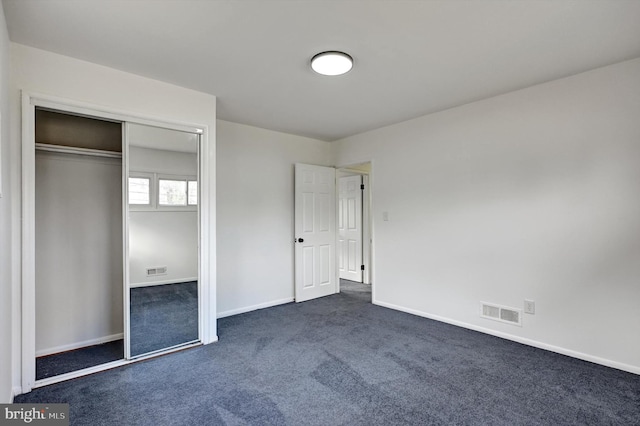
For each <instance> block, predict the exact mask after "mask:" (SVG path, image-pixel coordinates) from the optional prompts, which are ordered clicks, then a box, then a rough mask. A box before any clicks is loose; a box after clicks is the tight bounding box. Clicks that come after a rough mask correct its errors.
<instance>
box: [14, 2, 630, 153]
mask: <svg viewBox="0 0 640 426" xmlns="http://www.w3.org/2000/svg"><path fill="white" fill-rule="evenodd" d="M3 3H4V10H5V14H6V19H7V25H8V27H9V35H10V38H11V40H12V41H14V42H16V43H21V44H25V45H28V46H33V47H37V48H40V49H45V50H50V51H52V52H57V53H61V54H63V55H68V56H72V57H75V58H79V59H83V60H87V61H91V62H95V63H98V64H102V65H106V66H109V67H113V68H117V69H120V70H123V71H128V72H132V73H135V74H140V75H143V76H147V77H150V78H154V79H158V80H163V81H166V82H170V83H174V84H177V85H180V86H184V87H188V88H192V89H195V90H199V91H202V92H207V93H210V94H213V95H216V96H218V118H221V119H224V120H228V121H234V122H239V123H245V124H250V125H254V126H258V127H263V128H267V129H273V130H278V131H283V132H287V133H293V134H298V135H303V136H309V137H313V138H318V139H322V140H329V141H330V140H335V139H339V138H342V137H345V136H349V135H352V134H357V133H360V132H363V131H366V130H370V129H374V128H377V127H381V126H384V125H388V124H392V123H396V122H400V121H404V120H407V119H410V118H414V117H417V116H420V115H424V114H427V113H432V112H435V111H440V110H443V109H446V108H450V107H452V106H456V105H461V104H465V103H468V102H472V101H475V100H479V99H483V98H487V97H490V96H494V95H497V94H500V93H505V92H508V91H511V90H515V89H519V88H523V87H527V86H531V85H533V84H537V83H542V82H545V81H549V80H553V79H557V78H560V77H564V76H568V75H572V74H575V73H578V72H582V71H585V70H589V69H592V68H596V67H600V66H604V65H608V64H612V63H615V62H620V61H623V60H626V59H631V58H637V57H640V1H637V0H595V1H593V0H577V1H575V0H572V1H567V0H499V1H498V0H476V1H461V0H457V1H456V0H444V1H426V0H425V1H398V0H396V1H390V0H389V1H366V0H359V1H349V0H342V1H333V0H324V1H295V0H284V1H269V0H258V1H252V0H243V1H240V0H235V1H233V0H221V1H206V0H199V1H198V0H179V1H173V0H163V1H160V0H135V1H132V0H78V1H76V0H46V1H43V0H4V2H3ZM325 50H342V51H345V52H347V53H349V54H350V55H352V56H353V58H354V60H355V66H354V68H353V70H352V71H351V72H349V73H348V74H345V75H343V76H340V77H325V76H320V75H316V74H314V72H313V71H311V69H310V67H309V60H310V58H311V57H312V56H313V55H314V54H316V53H318V52H321V51H325ZM639 84H640V82H639Z"/></svg>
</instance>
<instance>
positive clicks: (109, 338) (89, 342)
mask: <svg viewBox="0 0 640 426" xmlns="http://www.w3.org/2000/svg"><path fill="white" fill-rule="evenodd" d="M123 338H124V333H116V334H112V335H110V336H103V337H98V338H96V339H89V340H85V341H83V342H75V343H69V344H67V345H61V346H56V347H53V348H47V349H40V350H39V351H36V357H39V356H46V355H53V354H57V353H60V352H66V351H72V350H74V349H80V348H86V347H87V346H94V345H101V344H103V343H108V342H113V341H114V340H120V339H123Z"/></svg>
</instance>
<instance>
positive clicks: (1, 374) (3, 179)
mask: <svg viewBox="0 0 640 426" xmlns="http://www.w3.org/2000/svg"><path fill="white" fill-rule="evenodd" d="M9 148H10V143H9V35H8V34H7V24H6V21H5V18H4V9H3V8H2V7H0V194H1V196H0V342H3V343H2V344H1V345H0V403H8V402H10V401H11V399H12V380H11V371H12V368H11V366H12V359H11V358H12V353H11V344H10V343H11V341H12V340H11V338H12V336H11V331H12V330H11V306H12V300H13V299H12V298H13V294H12V287H11V272H12V267H13V265H12V262H11V258H12V255H11V207H12V196H13V193H12V185H11V181H10V178H11V176H10V170H11V169H10V167H11V166H10V164H11V163H10V159H11V156H10V152H9Z"/></svg>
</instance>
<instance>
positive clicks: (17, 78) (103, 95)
mask: <svg viewBox="0 0 640 426" xmlns="http://www.w3.org/2000/svg"><path fill="white" fill-rule="evenodd" d="M10 49H11V50H10V53H11V81H10V88H11V89H10V90H11V92H10V93H11V104H10V110H11V116H10V117H9V118H10V132H11V134H10V140H9V146H8V147H7V146H6V145H5V146H3V149H4V151H3V152H5V153H6V152H7V148H8V150H9V153H10V154H9V157H10V158H9V160H10V161H9V162H5V166H6V165H7V164H9V175H10V176H9V183H10V185H11V188H10V192H11V194H12V197H11V206H10V208H11V229H12V247H11V253H12V264H11V271H12V279H11V282H12V306H13V308H14V311H13V317H12V324H13V327H12V331H13V341H12V347H13V364H12V372H13V384H14V388H19V387H20V380H21V378H20V371H21V364H20V363H21V352H20V351H21V343H20V336H21V328H20V327H21V311H20V303H21V302H20V298H19V295H20V253H21V244H20V230H21V226H20V206H21V200H20V194H21V189H20V185H21V177H20V176H21V156H20V147H21V126H20V117H21V113H20V111H21V105H20V104H21V100H20V91H21V90H26V91H28V92H32V93H42V94H47V95H51V96H56V97H60V98H66V99H70V100H73V101H79V102H85V103H89V104H93V105H98V106H105V107H107V108H115V109H119V110H123V111H129V112H130V113H132V114H133V115H139V116H145V117H149V118H152V119H156V120H162V121H171V122H180V123H193V124H197V125H205V126H207V127H208V131H209V139H208V148H209V149H208V152H207V156H206V159H205V161H207V162H208V163H209V164H210V165H211V173H210V174H209V175H207V176H204V179H205V180H206V182H203V183H205V184H204V185H202V186H203V187H207V188H208V191H207V195H208V196H209V200H210V201H209V205H208V206H207V207H208V208H209V211H210V214H209V220H210V224H211V229H210V230H209V236H210V240H209V244H208V247H207V249H208V253H209V255H208V258H206V259H203V262H206V265H207V267H208V268H210V276H211V279H210V280H209V281H208V282H207V283H204V284H205V288H204V291H203V295H202V296H203V297H204V300H203V302H204V303H205V304H206V305H207V306H209V307H210V310H209V311H210V312H211V313H212V315H210V320H209V322H208V323H207V324H205V335H204V341H205V342H206V343H208V342H211V341H212V340H215V339H216V337H215V335H216V315H215V308H216V291H215V281H216V280H215V277H216V270H215V268H216V250H215V248H216V247H215V240H216V239H215V229H216V228H215V223H216V221H215V215H216V208H215V200H216V195H215V192H216V184H215V178H216V174H215V163H216V158H215V155H216V152H215V141H216V139H215V134H216V98H215V96H211V95H208V94H205V93H201V92H197V91H194V90H189V89H185V88H182V87H178V86H174V85H171V84H167V83H163V82H160V81H156V80H151V79H149V78H144V77H141V76H138V75H134V74H130V73H126V72H122V71H118V70H115V69H112V68H108V67H105V66H101V65H97V64H92V63H89V62H85V61H80V60H77V59H73V58H70V57H66V56H62V55H58V54H55V53H51V52H46V51H43V50H39V49H34V48H31V47H27V46H23V45H19V44H15V43H11V44H10ZM3 161H4V159H3ZM14 195H15V196H14ZM3 217H4V216H3Z"/></svg>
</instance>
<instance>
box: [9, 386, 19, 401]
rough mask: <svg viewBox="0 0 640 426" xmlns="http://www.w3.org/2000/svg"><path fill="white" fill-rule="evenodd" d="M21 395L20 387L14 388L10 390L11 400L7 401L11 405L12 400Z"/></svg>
mask: <svg viewBox="0 0 640 426" xmlns="http://www.w3.org/2000/svg"><path fill="white" fill-rule="evenodd" d="M21 393H22V389H20V386H14V387H13V388H11V395H10V396H11V398H10V399H9V403H10V404H13V399H14V398H15V397H16V396H17V395H20V394H21Z"/></svg>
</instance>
